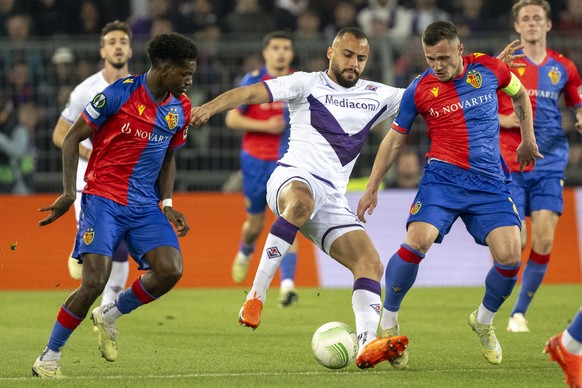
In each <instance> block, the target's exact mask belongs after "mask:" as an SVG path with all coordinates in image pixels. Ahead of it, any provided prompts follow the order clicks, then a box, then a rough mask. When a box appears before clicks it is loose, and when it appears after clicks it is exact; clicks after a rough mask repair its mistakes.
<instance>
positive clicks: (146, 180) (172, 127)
mask: <svg viewBox="0 0 582 388" xmlns="http://www.w3.org/2000/svg"><path fill="white" fill-rule="evenodd" d="M146 50H147V54H148V58H149V60H150V62H151V67H150V69H149V70H148V71H147V72H146V73H144V74H142V75H139V76H130V77H127V78H122V79H120V80H118V81H116V82H115V83H113V84H112V85H110V86H108V87H107V88H106V89H105V90H103V91H102V92H101V93H99V94H97V95H96V96H95V97H94V98H93V99H92V100H91V102H89V103H88V104H87V106H86V107H85V110H84V111H83V112H82V114H81V116H80V117H79V119H77V121H76V122H75V123H74V124H73V126H72V127H71V129H70V130H69V131H68V133H67V135H66V137H65V140H64V143H63V185H64V188H63V194H62V195H61V196H60V197H59V198H57V200H56V201H55V202H54V203H53V204H52V205H51V206H48V207H46V208H42V209H40V211H50V212H51V213H50V215H49V216H48V217H46V218H44V219H43V220H41V221H40V222H39V224H40V225H41V226H44V225H48V224H50V223H52V222H54V221H55V220H56V219H58V218H59V217H60V216H62V215H63V214H64V213H65V212H66V211H67V210H68V209H69V207H70V206H71V205H72V204H73V202H74V201H75V197H76V185H75V176H76V170H77V162H78V160H79V143H81V142H82V141H83V140H84V139H86V138H88V137H89V136H91V135H93V151H92V152H91V156H90V159H89V165H88V167H87V172H86V175H85V180H86V182H87V184H86V186H85V189H84V190H83V195H82V200H81V213H82V214H81V219H80V221H79V228H78V233H77V240H76V244H75V249H74V253H73V255H74V257H78V258H80V259H81V260H82V261H83V282H82V284H81V286H80V287H79V288H78V289H76V290H75V291H73V293H72V294H71V295H70V296H69V297H68V298H67V300H66V301H65V302H64V303H63V305H62V306H61V309H60V310H59V313H58V315H57V321H56V322H55V325H54V327H53V330H52V332H51V335H50V338H49V341H48V344H47V347H46V349H45V350H44V351H43V352H42V354H41V355H40V356H39V357H38V358H37V360H36V361H35V363H34V365H33V367H32V373H33V375H34V376H38V377H41V378H57V377H60V376H61V370H60V358H61V350H62V348H63V346H64V345H65V343H66V342H67V340H68V339H69V337H70V335H71V334H72V332H73V331H74V330H75V329H76V328H77V326H78V325H79V324H80V323H81V321H82V320H83V319H84V318H85V316H86V314H87V312H88V311H89V308H90V307H91V305H92V304H93V302H94V301H95V300H96V299H97V297H98V296H99V295H100V294H101V293H102V291H103V288H104V287H105V284H106V282H107V279H108V278H109V272H110V271H111V255H112V254H113V252H114V251H115V249H116V248H117V246H118V245H119V243H120V242H121V241H122V240H123V241H124V242H125V243H126V246H127V248H128V250H129V252H130V253H131V256H132V258H134V260H136V261H137V262H138V264H139V267H140V269H144V270H149V271H148V272H147V273H145V274H144V275H142V276H141V277H139V278H138V279H136V280H135V281H134V282H133V284H132V285H131V287H129V288H128V289H126V290H125V291H123V292H122V293H121V294H120V295H119V296H118V298H117V299H116V300H115V302H113V303H110V304H107V305H104V306H100V307H97V308H95V309H94V310H93V312H92V320H93V323H94V325H95V326H96V327H97V331H98V333H99V349H100V350H101V354H102V355H103V357H104V358H105V359H106V360H107V361H115V360H116V359H117V345H116V338H117V329H116V327H115V321H116V320H117V318H119V317H120V316H122V315H124V314H129V313H130V312H132V311H133V310H135V309H137V308H138V307H140V306H142V305H144V304H147V303H150V302H153V301H154V300H156V299H158V298H159V297H161V296H162V295H164V294H165V293H166V292H168V291H169V290H170V289H172V287H174V285H175V284H176V283H177V282H178V280H179V279H180V277H181V276H182V255H181V253H180V246H179V243H178V239H177V236H176V235H178V236H180V237H182V236H185V235H186V233H187V232H188V230H189V226H188V223H187V221H186V218H185V216H184V215H183V214H181V213H180V212H178V211H177V210H175V209H174V208H173V207H172V192H173V187H174V175H175V160H174V153H175V151H176V150H177V149H178V148H180V147H182V146H183V145H184V144H185V142H186V135H187V129H188V125H189V123H190V112H191V104H190V100H189V99H188V97H187V96H186V94H185V92H186V90H187V89H188V87H189V86H190V85H191V84H192V76H193V73H194V72H195V70H196V61H197V59H198V49H197V47H196V45H195V44H194V42H192V41H191V40H190V39H188V38H186V37H184V36H182V35H179V34H163V35H159V36H156V37H154V38H152V39H151V40H150V41H149V42H148V45H147V49H146ZM160 201H161V202H162V209H160V206H159V203H160ZM172 225H173V226H174V227H175V229H176V231H174V229H173V227H172Z"/></svg>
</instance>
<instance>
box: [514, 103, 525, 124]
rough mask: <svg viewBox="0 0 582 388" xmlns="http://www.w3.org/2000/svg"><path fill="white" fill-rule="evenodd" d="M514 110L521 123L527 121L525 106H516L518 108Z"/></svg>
mask: <svg viewBox="0 0 582 388" xmlns="http://www.w3.org/2000/svg"><path fill="white" fill-rule="evenodd" d="M514 110H515V115H516V116H517V118H518V119H519V121H520V122H521V121H523V120H524V119H525V109H523V106H521V105H516V106H514Z"/></svg>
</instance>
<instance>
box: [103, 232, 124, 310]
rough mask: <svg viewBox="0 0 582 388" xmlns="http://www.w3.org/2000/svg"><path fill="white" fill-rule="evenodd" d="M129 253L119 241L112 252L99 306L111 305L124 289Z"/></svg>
mask: <svg viewBox="0 0 582 388" xmlns="http://www.w3.org/2000/svg"><path fill="white" fill-rule="evenodd" d="M128 255H129V252H128V251H127V247H126V246H125V243H124V242H123V241H121V242H120V243H119V246H118V247H117V249H116V250H115V252H113V257H112V258H111V259H112V265H111V274H110V275H109V280H108V281H107V284H106V285H105V289H104V290H103V295H102V296H101V306H103V305H106V304H109V303H112V302H113V301H115V299H117V296H118V295H119V294H120V293H121V291H123V290H124V289H125V283H126V282H127V277H128V275H129V260H128Z"/></svg>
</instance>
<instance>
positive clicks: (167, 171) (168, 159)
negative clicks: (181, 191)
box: [158, 149, 190, 237]
mask: <svg viewBox="0 0 582 388" xmlns="http://www.w3.org/2000/svg"><path fill="white" fill-rule="evenodd" d="M175 176H176V158H175V152H174V150H172V149H168V150H167V151H166V155H165V156H164V161H163V162H162V168H161V170H160V175H159V177H158V188H159V190H160V195H161V197H162V199H163V200H168V199H169V200H171V199H172V195H173V193H174V178H175ZM162 211H163V212H164V215H165V216H166V217H167V218H168V221H170V222H171V223H172V225H174V227H175V228H176V233H177V234H178V236H179V237H184V236H185V235H186V234H187V233H188V231H189V230H190V226H189V225H188V221H187V220H186V216H185V215H184V214H182V213H180V212H179V211H177V210H175V209H174V207H173V206H172V205H167V206H164V201H163V202H162Z"/></svg>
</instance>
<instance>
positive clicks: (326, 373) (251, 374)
mask: <svg viewBox="0 0 582 388" xmlns="http://www.w3.org/2000/svg"><path fill="white" fill-rule="evenodd" d="M550 366H551V365H550ZM539 369H540V368H539V367H535V368H519V370H520V371H526V370H531V371H534V370H539ZM542 369H543V368H542ZM463 371H467V372H468V371H471V372H476V371H487V372H491V371H492V369H491V368H462V369H450V370H445V369H433V370H422V371H420V370H419V371H418V372H423V373H426V372H429V373H430V372H439V373H447V372H454V373H459V372H463ZM362 373H365V374H366V375H368V376H369V375H370V374H371V373H372V374H376V375H381V374H394V371H393V370H391V369H388V370H367V371H361V370H354V371H332V370H324V371H321V372H249V373H187V374H183V375H147V376H146V375H139V376H137V375H136V376H126V375H123V376H93V375H91V376H71V377H69V376H64V377H61V378H59V379H54V380H84V379H91V380H124V379H127V380H132V379H143V378H148V379H183V378H197V377H218V378H220V377H254V376H333V375H356V374H362ZM26 380H43V379H40V378H38V377H32V376H29V377H0V382H3V381H26Z"/></svg>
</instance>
